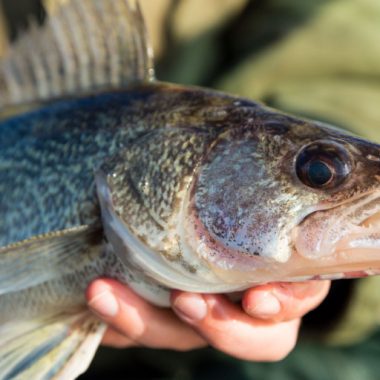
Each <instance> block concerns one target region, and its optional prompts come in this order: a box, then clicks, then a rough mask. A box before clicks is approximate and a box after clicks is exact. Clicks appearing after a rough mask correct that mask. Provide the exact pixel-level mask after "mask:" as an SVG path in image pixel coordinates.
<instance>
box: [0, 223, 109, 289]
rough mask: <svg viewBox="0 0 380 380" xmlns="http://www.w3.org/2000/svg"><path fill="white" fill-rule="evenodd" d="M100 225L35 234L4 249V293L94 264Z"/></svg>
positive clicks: (0, 270)
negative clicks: (81, 266)
mask: <svg viewBox="0 0 380 380" xmlns="http://www.w3.org/2000/svg"><path fill="white" fill-rule="evenodd" d="M102 236H103V233H102V230H101V228H100V227H98V226H80V227H76V228H71V229H67V230H63V231H57V232H52V233H48V234H45V235H39V236H35V237H33V238H31V239H28V240H24V241H21V242H18V243H15V244H11V245H8V246H6V247H2V248H0V259H1V265H0V295H1V294H5V293H9V292H15V291H19V290H22V289H26V288H30V287H32V286H35V285H37V284H40V283H43V282H45V281H48V280H50V279H52V278H56V277H60V276H62V275H64V274H66V273H71V272H74V271H75V270H76V269H77V268H78V267H79V266H80V265H83V264H86V263H91V262H92V261H93V259H94V255H98V251H97V250H96V249H95V248H96V247H98V246H99V245H100V242H101V240H102Z"/></svg>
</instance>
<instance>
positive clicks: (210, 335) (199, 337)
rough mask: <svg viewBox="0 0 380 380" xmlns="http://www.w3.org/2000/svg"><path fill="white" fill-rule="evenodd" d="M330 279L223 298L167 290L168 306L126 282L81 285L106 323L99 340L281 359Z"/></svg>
mask: <svg viewBox="0 0 380 380" xmlns="http://www.w3.org/2000/svg"><path fill="white" fill-rule="evenodd" d="M329 287H330V282H328V281H309V282H303V283H273V284H266V285H261V286H257V287H255V288H251V289H248V290H246V291H245V292H244V294H243V298H242V302H241V306H240V305H237V304H234V303H233V302H231V301H230V300H228V298H227V297H225V296H222V295H215V294H194V293H186V292H182V291H173V292H172V296H171V303H172V309H163V308H159V307H156V306H153V305H151V304H150V303H148V302H147V301H145V300H144V299H142V298H141V297H139V296H138V295H137V294H136V293H134V292H133V291H132V290H131V289H129V288H128V287H127V286H126V285H124V284H122V283H119V282H117V281H115V280H112V279H104V278H102V279H97V280H95V281H93V282H92V283H91V284H90V286H89V287H88V289H87V293H86V297H87V300H88V305H89V307H90V309H91V310H92V311H94V312H95V313H96V315H98V316H99V317H100V318H101V319H103V320H104V321H105V322H106V323H108V324H109V326H110V327H109V328H108V330H107V332H106V334H105V336H104V339H103V344H105V345H108V346H113V347H120V348H122V347H132V346H139V345H141V346H147V347H151V348H162V349H174V350H180V351H186V350H191V349H195V348H199V347H204V346H207V345H211V346H213V347H215V348H216V349H218V350H220V351H223V352H225V353H227V354H229V355H231V356H234V357H237V358H240V359H245V360H255V361H276V360H281V359H282V358H284V357H285V356H286V355H287V354H288V353H289V352H290V351H291V350H292V349H293V348H294V346H295V343H296V340H297V335H298V330H299V326H300V319H301V318H302V316H303V315H305V314H306V313H307V312H309V311H310V310H312V309H314V308H315V307H317V306H318V305H319V304H320V303H321V302H322V300H323V299H324V298H325V296H326V295H327V293H328V290H329Z"/></svg>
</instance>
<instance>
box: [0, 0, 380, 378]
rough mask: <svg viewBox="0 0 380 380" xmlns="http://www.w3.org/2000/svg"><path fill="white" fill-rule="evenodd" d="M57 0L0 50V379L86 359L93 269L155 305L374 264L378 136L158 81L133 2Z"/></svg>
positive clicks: (60, 373)
mask: <svg viewBox="0 0 380 380" xmlns="http://www.w3.org/2000/svg"><path fill="white" fill-rule="evenodd" d="M57 4H58V3H57ZM57 4H56V2H55V1H49V2H46V5H47V9H48V13H49V17H48V19H47V21H46V22H45V25H44V26H42V27H39V28H36V27H34V28H32V30H31V31H30V33H29V34H28V35H27V36H24V37H22V38H21V39H20V40H19V42H17V43H16V44H15V45H14V46H13V47H12V48H11V51H10V52H9V54H8V55H7V56H6V57H5V58H4V59H3V61H1V62H0V94H1V97H0V116H1V117H2V120H1V121H0V194H1V198H0V215H1V219H0V245H1V246H2V248H0V336H1V340H0V378H1V379H10V378H20V379H50V378H60V379H73V378H75V377H76V376H78V375H79V374H80V373H82V372H83V371H84V370H85V369H86V368H87V366H88V365H89V363H90V362H91V359H92V357H93V355H94V352H95V350H96V348H97V346H98V344H99V342H100V340H101V338H102V335H103V332H104V330H105V326H104V325H103V324H102V323H101V322H100V321H98V320H97V319H96V318H95V317H94V316H92V315H91V314H90V313H89V312H88V311H87V310H86V306H85V299H84V291H85V289H86V287H87V285H88V284H89V282H90V281H91V280H92V279H94V278H96V277H98V276H111V277H114V278H117V279H119V280H121V281H124V282H126V283H127V284H129V286H131V287H132V288H133V289H134V290H135V291H136V292H137V293H139V294H140V295H141V296H143V297H145V298H146V299H148V300H150V301H151V302H153V303H155V304H157V305H161V306H168V305H169V301H168V295H169V290H170V289H173V288H175V289H182V290H187V291H193V292H207V293H211V292H214V293H229V292H234V291H238V290H243V289H246V288H248V287H250V286H253V285H255V284H258V283H264V282H270V281H300V280H307V279H316V278H342V277H350V276H351V277H356V276H365V275H371V274H376V273H378V272H379V269H380V251H379V248H380V228H379V227H380V163H379V162H380V146H379V145H376V144H374V143H371V142H368V141H365V140H363V139H360V138H357V137H354V136H351V135H350V134H348V133H345V132H343V131H340V130H338V129H336V128H333V127H329V126H327V125H325V124H322V123H318V122H314V121H308V120H302V119H299V118H297V117H293V116H290V115H285V114H283V113H281V112H278V111H276V110H273V109H270V108H267V107H265V106H263V105H261V104H258V103H255V102H252V101H250V100H246V99H240V98H238V97H236V96H231V95H227V94H223V93H219V92H216V91H213V90H208V89H202V88H195V87H183V86H180V85H173V84H167V83H161V82H158V81H156V80H155V79H154V72H153V65H152V56H151V49H150V47H149V43H148V42H147V39H146V33H145V29H144V24H143V21H142V17H141V13H140V11H139V8H138V4H137V3H136V1H132V0H130V1H126V0H115V1H112V2H106V1H102V0H81V1H80V0H68V1H65V2H62V4H60V5H59V6H58V7H55V6H54V5H57ZM11 115H12V116H11Z"/></svg>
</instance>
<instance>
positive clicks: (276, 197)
mask: <svg viewBox="0 0 380 380" xmlns="http://www.w3.org/2000/svg"><path fill="white" fill-rule="evenodd" d="M182 223H183V224H184V225H185V228H184V234H183V236H182V241H183V246H184V247H187V249H188V250H189V251H193V252H196V253H197V255H198V256H199V257H201V258H202V259H203V260H205V261H206V262H207V263H208V264H209V265H210V266H211V267H212V270H213V271H214V272H215V273H217V275H218V276H219V277H220V278H222V279H223V280H225V281H229V282H236V283H246V284H247V283H255V282H268V281H298V280H306V279H318V278H343V277H361V276H366V275H369V274H375V273H376V272H377V271H379V270H380V228H379V227H380V146H379V145H377V144H374V143H371V142H368V141H365V140H363V139H360V138H357V137H354V136H352V135H350V134H348V133H346V132H343V131H341V130H338V129H336V128H333V127H329V126H326V125H324V124H322V123H317V122H313V121H305V120H300V119H297V118H293V117H289V116H286V115H282V114H279V113H277V112H270V111H269V112H263V113H261V114H260V115H257V114H256V115H255V116H254V117H252V118H250V120H249V121H247V122H246V123H245V124H243V125H239V126H233V127H232V128H228V129H226V131H224V132H223V133H222V134H221V135H219V136H218V138H217V139H216V140H215V141H214V142H213V144H212V145H211V146H210V149H209V150H208V152H207V154H206V155H205V156H204V159H203V161H202V163H201V164H200V165H199V167H198V170H197V172H196V175H195V177H194V179H193V182H192V184H191V188H190V189H189V193H188V198H187V201H186V204H184V209H183V212H182Z"/></svg>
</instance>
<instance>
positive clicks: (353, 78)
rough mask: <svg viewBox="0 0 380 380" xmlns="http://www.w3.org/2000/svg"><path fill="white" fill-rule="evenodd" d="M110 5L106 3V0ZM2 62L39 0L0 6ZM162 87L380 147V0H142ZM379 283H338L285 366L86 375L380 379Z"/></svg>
mask: <svg viewBox="0 0 380 380" xmlns="http://www.w3.org/2000/svg"><path fill="white" fill-rule="evenodd" d="M104 1H107V0H104ZM0 4H2V6H3V15H4V20H5V21H4V20H2V21H1V18H0V55H1V51H5V45H6V43H5V40H6V39H5V38H3V37H4V35H5V34H6V35H8V37H9V38H10V39H15V38H16V37H17V35H19V34H20V33H22V32H23V30H24V29H25V28H26V27H27V25H28V19H29V18H30V17H31V15H37V18H38V20H39V21H40V22H42V21H43V19H44V11H43V9H42V7H41V4H40V2H39V1H38V0H0ZM142 6H143V11H144V13H145V16H146V19H147V22H148V29H149V33H150V35H151V37H152V41H153V46H154V50H155V54H156V61H157V77H158V78H159V79H161V80H167V81H173V82H179V83H186V84H196V85H203V86H210V87H214V88H218V89H220V90H225V91H229V92H233V93H236V94H239V95H242V96H246V97H249V98H252V99H254V100H259V101H261V102H264V103H266V104H268V105H270V106H272V107H276V108H279V109H281V110H284V111H288V112H292V113H296V114H298V115H302V116H306V117H309V118H315V119H319V120H323V121H327V122H330V123H332V124H335V125H338V126H340V127H343V128H346V129H349V130H351V131H353V132H354V133H356V134H359V135H362V136H365V137H367V138H370V139H372V140H375V141H380V126H379V122H380V106H379V105H380V1H379V0H251V1H248V0H207V1H204V0H142ZM379 288H380V280H379V278H370V279H363V280H349V281H337V282H334V284H333V287H332V291H331V292H330V295H329V296H328V298H327V300H326V301H325V302H324V303H323V304H322V305H321V306H320V307H319V308H318V309H317V310H316V311H314V312H312V313H310V315H309V316H307V317H306V318H305V321H304V325H303V328H302V330H301V334H300V340H299V343H298V345H297V347H296V349H295V350H294V352H293V353H292V354H291V355H290V356H289V357H288V358H287V359H285V360H284V361H282V362H281V363H248V362H243V361H239V360H234V359H232V358H229V357H227V356H225V355H223V354H220V353H218V352H216V351H214V350H212V349H204V350H198V351H194V352H190V353H175V352H169V351H162V350H149V349H144V348H137V349H128V350H113V349H106V348H102V349H101V350H99V353H98V354H97V356H96V359H95V361H94V363H93V365H92V366H91V368H90V370H89V371H88V372H87V373H86V374H85V375H83V376H82V377H81V378H82V379H83V380H84V379H184V380H186V379H210V378H215V379H220V380H224V379H226V380H227V379H242V380H245V379H253V380H256V379H260V380H261V379H265V380H290V379H294V380H303V379H305V380H314V379H315V380H325V379H326V380H343V379H344V380H351V379H352V380H357V379H362V380H377V379H380V330H379V329H378V325H379V321H380V292H379V290H378V289H379ZM279 339H281V337H279Z"/></svg>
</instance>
